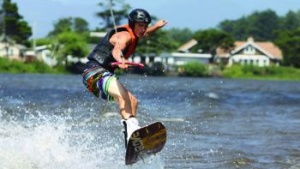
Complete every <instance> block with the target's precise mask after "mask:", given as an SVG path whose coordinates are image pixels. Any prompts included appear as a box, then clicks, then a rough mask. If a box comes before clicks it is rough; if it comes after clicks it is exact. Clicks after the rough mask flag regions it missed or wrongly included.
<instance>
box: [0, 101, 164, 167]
mask: <svg viewBox="0 0 300 169" xmlns="http://www.w3.org/2000/svg"><path fill="white" fill-rule="evenodd" d="M18 113H21V112H18ZM7 114H8V112H6V111H5V110H3V109H1V107H0V168H1V169H2V168H3V169H9V168H14V169H60V168H64V169H86V168H89V169H96V168H97V169H99V168H101V169H103V168H104V169H105V168H127V167H128V168H163V167H164V163H163V161H162V160H161V158H160V157H159V156H154V157H151V158H147V159H145V160H144V161H141V162H139V163H137V164H135V165H133V166H125V162H124V155H125V149H124V145H123V140H122V139H123V138H122V135H121V134H120V133H121V131H120V130H121V128H120V127H118V125H119V124H118V122H119V119H118V117H115V116H107V117H105V118H103V117H99V118H98V119H97V118H96V120H95V117H93V118H94V120H85V119H81V120H75V119H76V118H74V117H66V116H54V115H51V116H50V115H45V114H43V113H38V112H34V113H33V114H35V115H32V114H31V113H29V114H30V115H28V116H26V117H25V118H24V119H23V120H16V119H17V118H15V117H11V118H7V117H9V116H8V115H7ZM42 114H43V115H42ZM4 117H5V118H4ZM82 121H83V122H82ZM86 121H89V122H86Z"/></svg>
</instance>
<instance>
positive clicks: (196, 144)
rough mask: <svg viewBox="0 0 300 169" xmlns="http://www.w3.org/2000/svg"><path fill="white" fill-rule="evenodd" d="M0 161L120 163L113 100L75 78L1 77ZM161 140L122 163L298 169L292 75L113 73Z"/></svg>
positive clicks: (43, 168)
mask: <svg viewBox="0 0 300 169" xmlns="http://www.w3.org/2000/svg"><path fill="white" fill-rule="evenodd" d="M0 79H1V80H0V96H1V97H0V168H4V169H6V168H14V169H15V168H22V169H23V168H25V169H27V168H30V169H53V168H65V169H71V168H72V169H74V168H76V169H86V168H89V169H96V168H101V169H102V168H126V167H125V166H124V156H125V149H124V143H123V136H122V132H121V131H122V125H121V123H120V116H119V115H118V113H117V112H118V110H117V107H116V105H115V104H114V103H108V102H104V101H102V100H98V99H97V98H94V97H93V96H92V95H91V94H89V93H88V92H86V91H85V89H84V87H83V85H82V83H81V76H75V75H24V74H20V75H8V74H1V75H0ZM120 80H122V81H123V82H124V84H125V85H126V86H127V87H128V88H129V89H130V90H131V91H132V92H133V93H135V94H136V96H137V97H138V99H139V101H140V104H139V109H138V118H139V119H140V123H141V124H148V123H150V122H153V121H162V122H163V123H164V124H165V126H166V127H167V128H168V141H167V143H166V146H165V148H164V149H163V151H162V152H161V153H159V154H158V155H157V156H154V157H152V158H149V159H144V162H143V161H141V162H139V163H138V164H135V165H133V166H129V167H128V168H180V169H181V168H203V169H207V168H225V169H226V168H264V169H270V168H275V169H277V168H278V169H282V168H290V169H296V168H300V165H299V164H300V155H299V154H300V145H299V138H300V112H299V111H300V109H299V100H300V88H299V85H300V83H299V82H281V81H255V80H230V79H201V78H176V77H144V76H121V77H120Z"/></svg>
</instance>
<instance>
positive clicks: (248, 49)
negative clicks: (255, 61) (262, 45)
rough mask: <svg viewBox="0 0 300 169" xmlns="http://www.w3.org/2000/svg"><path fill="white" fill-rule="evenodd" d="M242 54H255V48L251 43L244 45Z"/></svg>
mask: <svg viewBox="0 0 300 169" xmlns="http://www.w3.org/2000/svg"><path fill="white" fill-rule="evenodd" d="M244 54H248V55H253V54H255V48H254V47H253V46H251V45H248V46H247V47H245V49H244Z"/></svg>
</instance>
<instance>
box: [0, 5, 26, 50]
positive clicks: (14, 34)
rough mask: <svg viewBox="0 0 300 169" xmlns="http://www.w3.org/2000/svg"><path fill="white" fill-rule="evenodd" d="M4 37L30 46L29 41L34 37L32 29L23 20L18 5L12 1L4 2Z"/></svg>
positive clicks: (2, 23)
mask: <svg viewBox="0 0 300 169" xmlns="http://www.w3.org/2000/svg"><path fill="white" fill-rule="evenodd" d="M1 14H2V22H1V26H0V27H1V28H0V29H1V30H3V31H2V35H3V36H5V37H6V38H8V39H12V40H14V41H15V42H16V43H20V44H25V45H28V44H29V43H28V39H29V38H30V36H31V35H32V30H31V27H30V26H29V25H28V23H27V22H26V21H25V20H23V16H22V15H20V14H19V12H18V6H17V4H16V3H12V2H11V0H4V1H3V4H2V11H1Z"/></svg>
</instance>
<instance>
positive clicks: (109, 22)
mask: <svg viewBox="0 0 300 169" xmlns="http://www.w3.org/2000/svg"><path fill="white" fill-rule="evenodd" d="M111 2H112V4H111ZM98 5H99V6H100V7H101V8H102V10H101V11H100V12H97V13H96V16H98V17H100V18H101V19H102V21H103V22H101V23H100V24H101V25H103V26H102V29H112V28H114V21H115V23H116V25H121V22H122V21H123V20H127V18H128V10H129V9H130V8H131V7H130V5H129V4H126V3H125V2H124V0H114V1H110V0H109V1H106V3H103V2H100V3H99V4H98ZM117 8H118V9H117ZM111 10H112V12H113V15H114V17H112V15H111Z"/></svg>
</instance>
